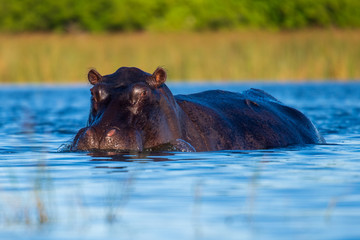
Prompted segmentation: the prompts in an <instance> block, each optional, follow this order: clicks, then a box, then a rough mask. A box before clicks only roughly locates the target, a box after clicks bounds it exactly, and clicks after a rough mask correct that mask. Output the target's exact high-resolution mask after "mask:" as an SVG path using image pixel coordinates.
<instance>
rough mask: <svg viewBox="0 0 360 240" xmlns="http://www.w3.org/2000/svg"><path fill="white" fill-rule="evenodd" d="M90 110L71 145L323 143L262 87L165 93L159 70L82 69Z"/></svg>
mask: <svg viewBox="0 0 360 240" xmlns="http://www.w3.org/2000/svg"><path fill="white" fill-rule="evenodd" d="M88 79H89V82H90V83H91V84H92V85H93V87H92V88H91V94H92V97H91V110H90V115H89V119H88V123H87V126H86V127H84V128H82V129H80V130H79V132H78V133H77V135H76V136H75V138H74V140H73V143H72V146H71V150H74V151H77V150H80V151H144V150H148V149H150V150H167V149H168V148H169V146H170V149H171V150H179V151H216V150H250V149H268V148H278V147H285V146H289V145H296V144H319V143H325V140H324V138H323V137H322V136H321V135H320V134H319V132H318V130H317V129H316V127H315V126H314V125H313V124H312V123H311V121H310V120H309V119H308V118H307V117H306V116H305V115H304V114H302V113H301V112H299V111H298V110H296V109H294V108H291V107H289V106H286V105H284V104H283V103H281V102H280V101H278V100H277V99H275V98H274V97H272V96H271V95H269V94H267V93H265V92H264V91H262V90H258V89H250V90H247V91H245V92H243V93H234V92H228V91H220V90H214V91H206V92H201V93H196V94H190V95H176V96H173V94H172V93H171V91H170V90H169V89H168V87H167V86H166V84H165V81H166V72H165V70H164V69H162V68H158V69H156V71H155V72H154V73H153V74H149V73H146V72H143V71H142V70H140V69H138V68H127V67H122V68H119V69H118V70H117V71H116V72H115V73H113V74H110V75H106V76H101V75H100V74H99V73H98V72H96V71H95V70H90V72H89V74H88Z"/></svg>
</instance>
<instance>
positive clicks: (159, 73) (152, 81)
mask: <svg viewBox="0 0 360 240" xmlns="http://www.w3.org/2000/svg"><path fill="white" fill-rule="evenodd" d="M166 77H167V76H166V71H165V70H164V69H163V68H161V67H158V68H157V69H156V70H155V72H154V73H153V74H152V75H151V77H150V78H149V79H148V83H149V85H150V86H152V87H154V88H158V87H160V86H161V84H163V83H164V82H165V81H166Z"/></svg>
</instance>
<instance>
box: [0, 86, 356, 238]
mask: <svg viewBox="0 0 360 240" xmlns="http://www.w3.org/2000/svg"><path fill="white" fill-rule="evenodd" d="M249 87H257V88H261V89H263V90H265V91H268V92H269V93H271V94H272V95H274V96H275V97H277V98H278V99H279V100H281V101H282V102H285V103H286V104H288V105H291V106H294V107H295V108H297V109H299V110H301V111H302V112H304V113H305V114H306V115H307V116H309V118H310V119H311V120H312V121H313V122H314V123H315V125H316V126H318V128H319V130H320V132H321V133H322V134H323V135H324V137H325V139H326V140H327V142H328V143H330V144H328V145H309V146H293V147H289V148H283V149H272V150H259V151H219V152H206V153H176V152H163V153H146V154H137V153H123V154H117V155H112V156H111V155H109V156H104V155H96V154H92V155H90V154H86V153H69V152H57V149H58V147H59V146H60V145H61V144H63V143H65V142H66V141H68V140H69V139H71V138H72V137H73V136H74V135H75V134H76V132H77V130H78V129H79V128H81V127H83V126H84V125H85V123H86V119H87V116H88V109H89V90H88V87H87V86H79V87H74V86H56V87H55V86H48V87H46V86H43V87H36V86H21V87H19V86H17V87H14V86H3V87H2V88H1V90H0V102H1V105H0V109H1V110H0V130H1V131H0V139H1V141H0V239H181V240H183V239H214V240H215V239H216V240H218V239H359V238H360V228H359V223H360V145H359V144H360V135H359V134H360V84H357V83H346V84H339V83H321V84H320V83H318V84H280V85H279V84H259V83H257V84H170V88H171V89H172V90H173V92H174V93H175V94H176V93H193V92H197V91H201V90H208V89H224V90H232V91H243V90H245V89H247V88H249Z"/></svg>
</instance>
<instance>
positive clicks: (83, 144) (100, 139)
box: [73, 127, 143, 151]
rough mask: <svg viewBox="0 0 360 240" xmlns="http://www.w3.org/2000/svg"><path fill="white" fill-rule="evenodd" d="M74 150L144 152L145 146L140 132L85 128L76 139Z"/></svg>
mask: <svg viewBox="0 0 360 240" xmlns="http://www.w3.org/2000/svg"><path fill="white" fill-rule="evenodd" d="M75 142H76V143H75V145H74V147H73V150H80V151H99V150H102V151H105V150H107V151H110V150H111V151H113V150H116V151H126V150H133V151H134V150H135V151H142V150H143V144H142V138H141V134H140V133H139V131H137V130H135V129H127V130H122V129H120V128H118V127H110V128H109V129H106V130H100V129H96V128H95V127H88V128H84V129H82V130H80V131H79V133H78V135H77V136H76V137H75Z"/></svg>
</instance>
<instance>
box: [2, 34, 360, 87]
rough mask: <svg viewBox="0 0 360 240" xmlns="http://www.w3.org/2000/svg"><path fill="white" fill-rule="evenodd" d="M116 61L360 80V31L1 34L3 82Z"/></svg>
mask: <svg viewBox="0 0 360 240" xmlns="http://www.w3.org/2000/svg"><path fill="white" fill-rule="evenodd" d="M120 66H136V67H139V68H141V69H143V70H145V71H148V72H152V71H153V70H155V68H156V67H157V66H163V67H165V68H166V69H167V70H168V76H169V79H170V80H185V81H190V80H197V81H200V80H204V81H209V80H247V81H248V80H277V81H289V80H292V81H297V80H314V79H316V80H325V79H326V80H329V79H330V80H348V79H360V31H359V30H304V31H295V32H261V31H237V32H205V33H132V34H103V35H101V34H100V35H91V34H71V35H66V34H65V35H61V34H18V35H1V36H0V81H1V82H2V83H43V82H47V83H60V82H86V75H87V71H88V70H89V69H90V68H96V69H97V70H98V71H99V72H100V73H103V74H107V73H112V72H114V71H115V70H116V69H117V68H118V67H120Z"/></svg>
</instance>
